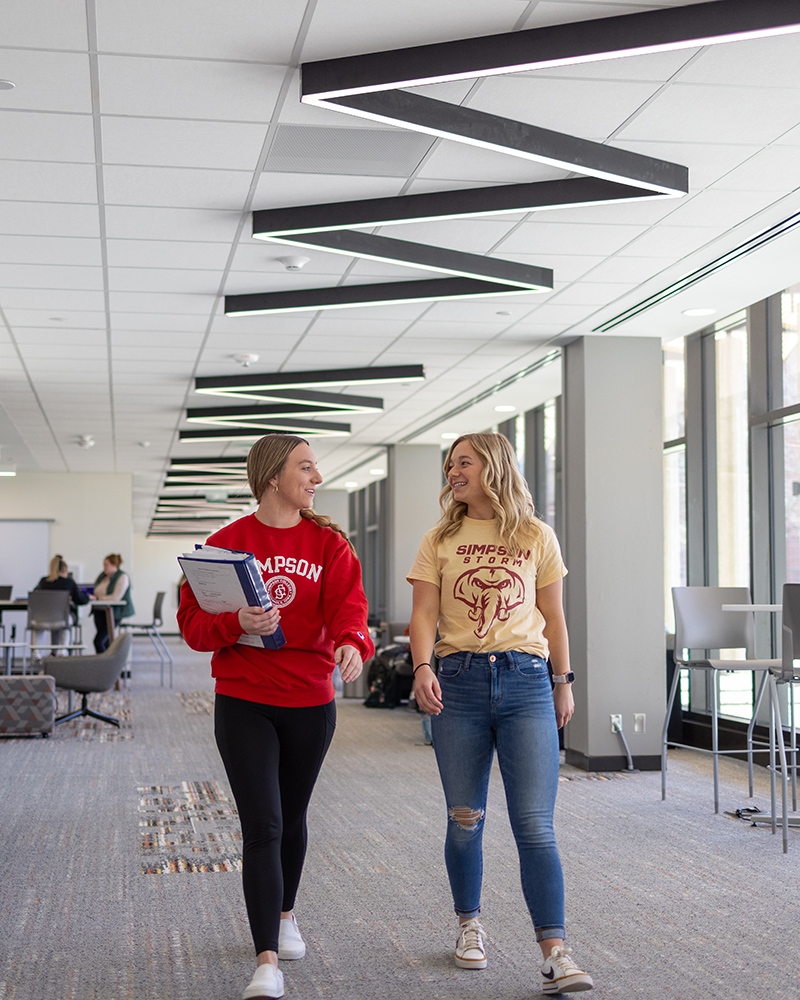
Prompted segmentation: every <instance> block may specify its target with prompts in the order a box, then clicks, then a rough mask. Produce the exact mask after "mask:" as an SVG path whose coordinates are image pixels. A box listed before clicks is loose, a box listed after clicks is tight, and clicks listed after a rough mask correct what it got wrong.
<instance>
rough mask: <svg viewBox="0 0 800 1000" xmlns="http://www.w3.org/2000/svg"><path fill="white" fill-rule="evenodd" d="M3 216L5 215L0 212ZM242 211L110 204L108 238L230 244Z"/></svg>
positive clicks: (108, 210)
mask: <svg viewBox="0 0 800 1000" xmlns="http://www.w3.org/2000/svg"><path fill="white" fill-rule="evenodd" d="M0 218H2V215H0ZM240 220H241V213H240V212H234V211H227V212H224V211H219V210H210V209H191V208H139V207H133V208H129V207H120V206H116V205H109V206H108V207H107V208H106V226H107V230H108V238H109V239H112V240H114V239H116V240H172V241H180V240H189V241H191V242H192V243H230V242H232V241H233V239H234V237H235V235H236V230H237V227H238V225H239V222H240Z"/></svg>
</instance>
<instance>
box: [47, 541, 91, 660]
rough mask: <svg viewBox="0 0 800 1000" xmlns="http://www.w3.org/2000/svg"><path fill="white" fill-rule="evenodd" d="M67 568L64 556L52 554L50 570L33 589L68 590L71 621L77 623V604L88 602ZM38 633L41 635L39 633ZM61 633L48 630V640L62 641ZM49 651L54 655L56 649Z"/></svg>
mask: <svg viewBox="0 0 800 1000" xmlns="http://www.w3.org/2000/svg"><path fill="white" fill-rule="evenodd" d="M67 570H68V567H67V564H66V562H65V561H64V557H63V556H60V555H55V556H53V558H52V559H51V560H50V572H49V573H48V575H47V576H43V577H42V578H41V580H40V581H39V582H38V583H37V584H36V586H35V587H34V590H68V591H69V600H70V611H71V614H72V621H73V623H74V624H75V625H77V624H78V605H79V604H88V603H89V597H88V595H87V594H84V593H83V591H82V590H81V589H80V587H79V586H78V584H77V583H75V581H74V580H73V579H72V577H71V576H67ZM38 634H39V635H41V633H38ZM62 634H63V629H53V630H52V631H51V632H50V642H52V643H53V644H54V645H56V644H58V643H60V642H61V641H62V640H61V636H62ZM51 652H52V654H53V655H54V656H55V653H56V650H52V651H51Z"/></svg>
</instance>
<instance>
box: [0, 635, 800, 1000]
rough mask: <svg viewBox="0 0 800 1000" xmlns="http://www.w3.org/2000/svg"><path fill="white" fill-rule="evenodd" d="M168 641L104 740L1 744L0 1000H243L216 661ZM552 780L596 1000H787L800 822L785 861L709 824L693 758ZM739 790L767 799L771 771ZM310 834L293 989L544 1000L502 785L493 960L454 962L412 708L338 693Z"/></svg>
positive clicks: (236, 862) (730, 780)
mask: <svg viewBox="0 0 800 1000" xmlns="http://www.w3.org/2000/svg"><path fill="white" fill-rule="evenodd" d="M170 644H171V648H172V649H173V651H174V653H175V656H176V669H175V689H174V690H172V691H171V690H170V689H169V688H161V687H160V685H159V665H158V661H157V660H156V659H154V658H153V657H152V656H150V655H149V653H148V651H147V650H146V648H145V646H144V643H142V642H139V641H138V640H137V642H136V646H135V650H136V654H137V657H138V656H141V657H142V659H138V658H137V660H136V661H135V662H134V664H133V679H132V681H131V687H130V691H129V692H128V693H125V692H120V693H119V694H111V695H109V696H107V698H108V699H109V700H108V701H107V704H106V707H107V708H109V709H110V708H111V707H112V706H111V702H112V701H113V700H114V699H116V701H117V702H118V703H119V704H117V705H116V709H117V711H118V712H122V713H124V729H123V732H121V733H120V734H118V736H117V737H116V738H114V739H106V738H104V736H105V735H107V734H103V733H102V732H98V731H97V730H96V729H90V730H87V731H85V732H84V733H83V734H81V732H80V727H75V732H74V734H72V735H70V734H68V733H67V732H66V731H64V732H61V733H58V735H57V737H55V738H53V739H51V740H31V741H26V740H14V741H0V761H2V775H3V778H2V781H3V799H2V811H1V813H0V816H1V818H0V848H1V849H2V852H3V859H4V864H3V873H2V876H1V877H0V906H2V924H1V925H0V1000H127V998H135V1000H237V998H238V997H240V996H241V991H242V989H243V987H244V986H245V985H246V984H247V982H248V981H249V978H250V975H251V973H252V967H253V955H252V944H251V940H250V935H249V930H248V927H247V921H246V918H245V914H244V907H243V904H242V899H241V876H240V874H239V866H240V860H241V859H240V854H239V848H240V841H239V831H238V826H237V823H236V817H235V810H234V807H233V803H232V802H231V800H230V798H229V792H228V786H227V783H226V780H225V775H224V772H223V769H222V766H221V763H220V761H219V758H218V756H217V752H216V748H215V746H214V742H213V735H212V725H213V723H212V718H211V715H210V711H211V708H212V705H213V693H212V683H211V680H210V677H209V675H208V657H206V656H202V655H199V654H193V653H191V652H190V651H188V650H186V648H185V647H184V646H183V645H182V644H181V643H180V641H179V640H176V639H173V640H170ZM126 699H127V701H126ZM112 714H113V712H112ZM62 728H63V729H65V728H66V727H62ZM131 736H132V737H133V738H130V737H131ZM722 775H723V781H722V803H723V809H735V808H737V807H741V806H745V805H749V804H752V803H751V802H750V800H748V799H747V794H746V788H747V784H746V774H745V773H744V770H743V766H742V765H740V764H738V763H737V762H733V761H726V762H723V768H722ZM562 777H563V778H564V779H565V780H563V781H562V782H561V784H560V787H559V800H558V806H557V817H556V818H557V826H558V837H559V844H560V847H561V852H562V859H563V862H564V869H565V875H566V884H567V912H568V917H567V922H568V936H569V944H571V945H572V947H573V948H574V951H575V954H576V957H577V958H578V960H579V962H580V963H581V964H582V965H584V967H586V968H587V969H588V970H589V971H590V972H591V973H592V974H593V975H594V977H595V981H596V984H597V985H596V989H595V991H594V995H596V996H598V997H620V998H622V997H624V998H626V1000H627V998H635V1000H638V998H641V1000H662V998H664V997H672V998H676V1000H690V998H694V997H698V996H699V997H711V998H719V1000H723V998H724V1000H740V998H741V1000H745V998H747V1000H750V998H754V1000H761V998H767V997H769V998H770V1000H773V998H775V997H779V998H784V997H786V998H789V997H796V996H798V995H800V944H799V943H798V935H797V933H796V928H797V926H798V899H799V898H800V892H798V888H797V883H798V876H799V875H800V867H799V866H800V834H799V833H798V832H797V831H794V830H793V831H791V834H790V836H791V838H792V839H791V843H790V853H789V855H788V856H784V855H783V853H782V851H781V844H780V838H779V837H773V836H772V835H771V833H770V832H769V831H768V830H767V829H763V828H756V827H752V826H750V825H748V824H747V823H745V822H742V821H741V820H735V819H731V818H728V817H726V816H724V815H719V816H715V815H714V813H713V812H712V804H711V778H710V772H709V770H708V768H707V762H706V760H705V759H703V758H701V757H700V755H697V754H693V753H691V752H674V753H673V754H672V755H671V758H670V787H669V795H668V798H667V801H666V802H663V803H662V802H661V796H660V776H659V775H658V774H657V773H648V774H630V775H629V774H614V775H605V776H600V777H598V776H587V775H584V774H583V773H582V772H579V771H576V770H575V769H573V768H563V769H562ZM603 779H606V780H603ZM753 801H754V803H755V804H756V805H758V806H760V807H761V808H762V809H765V810H766V809H767V808H768V802H769V798H768V783H767V781H766V776H765V775H764V773H763V772H761V773H760V774H759V776H758V788H757V794H756V798H755V799H754V800H753ZM310 831H311V833H310V848H309V854H308V861H307V866H306V873H305V876H304V881H303V884H302V886H301V893H300V898H299V900H298V905H297V916H298V921H299V923H300V926H301V929H302V931H303V934H304V937H305V938H306V941H307V944H308V955H307V957H306V958H305V959H303V960H302V961H300V962H294V963H290V962H285V963H282V965H283V969H284V973H285V975H286V996H287V1000H292V998H295V997H296V998H298V1000H300V998H311V997H314V998H328V997H331V998H332V997H341V998H343V1000H351V998H364V1000H367V998H379V1000H464V998H467V1000H472V998H475V1000H523V998H529V997H534V996H536V995H538V982H539V980H538V975H537V968H538V958H537V951H538V949H537V948H536V946H535V944H534V942H533V935H532V932H531V928H530V924H529V921H528V918H527V915H526V912H525V909H524V905H523V902H522V894H521V891H520V888H519V873H518V866H517V860H516V854H515V850H514V845H513V840H512V837H511V833H510V830H509V827H508V823H507V821H506V819H505V817H504V810H503V794H502V785H501V783H500V781H499V774H497V775H495V776H494V777H493V781H492V787H491V790H490V807H489V811H488V820H487V827H486V834H485V838H484V839H485V855H486V866H485V878H484V898H483V912H482V920H483V923H484V925H485V927H486V930H487V934H488V957H489V968H488V969H487V970H486V971H485V972H465V971H461V970H457V969H455V968H454V967H453V964H452V948H453V944H454V941H455V920H454V917H453V915H452V910H451V902H450V897H449V889H448V886H447V879H446V875H445V872H444V866H443V860H442V837H443V832H444V809H443V799H442V795H441V790H440V787H439V784H438V779H437V776H436V770H435V764H434V759H433V752H432V750H431V748H430V747H428V746H425V745H424V744H423V742H422V737H421V729H420V723H419V717H418V716H416V715H413V714H411V713H409V712H407V711H405V710H396V711H394V712H389V711H381V710H370V709H365V708H363V707H362V706H361V705H360V704H359V703H355V702H340V704H339V725H338V728H337V734H336V738H335V740H334V743H333V747H332V750H331V753H330V755H329V757H328V760H327V762H326V764H325V767H324V769H323V773H322V777H321V778H320V782H319V785H318V788H317V792H316V795H315V798H314V800H313V803H312V810H311V815H310Z"/></svg>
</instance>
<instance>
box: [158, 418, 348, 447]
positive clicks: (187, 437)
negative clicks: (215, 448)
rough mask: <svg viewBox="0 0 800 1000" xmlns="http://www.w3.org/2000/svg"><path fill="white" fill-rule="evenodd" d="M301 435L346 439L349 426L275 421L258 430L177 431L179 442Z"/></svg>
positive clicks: (323, 422) (232, 428)
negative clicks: (270, 435)
mask: <svg viewBox="0 0 800 1000" xmlns="http://www.w3.org/2000/svg"><path fill="white" fill-rule="evenodd" d="M265 433H266V434H270V433H272V434H302V435H305V436H306V437H347V436H348V435H349V434H350V433H351V431H350V424H334V423H330V422H328V421H322V420H302V419H300V418H299V417H296V418H295V419H292V420H289V419H287V420H284V419H280V418H278V419H275V420H269V421H266V420H265V421H264V423H263V425H262V426H261V427H258V428H244V427H240V428H235V427H228V428H224V429H222V430H210V429H209V430H206V431H179V433H178V437H179V439H180V440H181V441H187V442H189V441H191V442H193V443H196V442H199V441H254V440H255V439H256V438H260V437H263V436H264V434H265Z"/></svg>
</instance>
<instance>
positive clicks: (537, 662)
mask: <svg viewBox="0 0 800 1000" xmlns="http://www.w3.org/2000/svg"><path fill="white" fill-rule="evenodd" d="M515 667H516V669H517V671H518V673H519V674H520V675H521V676H522V677H541V676H542V675H543V674H546V673H547V662H546V660H543V659H542V658H541V656H529V657H526V658H525V659H524V660H520V661H519V662H518V663H516V664H515Z"/></svg>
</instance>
